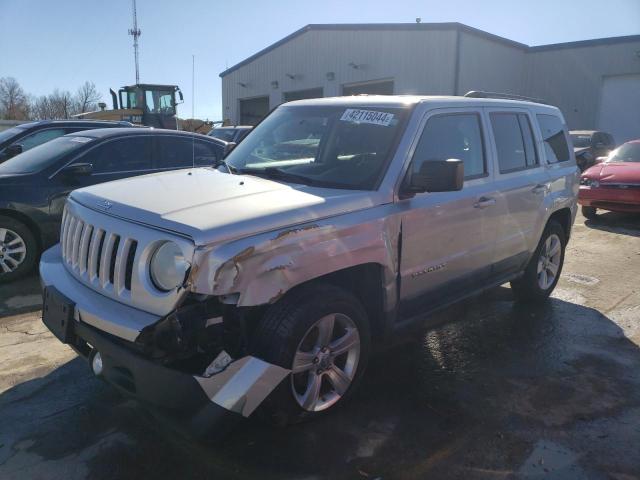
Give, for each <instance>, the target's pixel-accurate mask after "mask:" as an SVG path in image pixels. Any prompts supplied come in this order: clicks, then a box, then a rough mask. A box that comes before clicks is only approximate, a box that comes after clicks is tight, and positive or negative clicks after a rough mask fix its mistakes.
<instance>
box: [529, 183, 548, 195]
mask: <svg viewBox="0 0 640 480" xmlns="http://www.w3.org/2000/svg"><path fill="white" fill-rule="evenodd" d="M548 190H549V187H547V185H546V184H545V183H539V184H537V185H536V186H535V187H533V188H532V189H531V191H532V192H533V193H535V194H536V195H537V194H538V193H547V191H548Z"/></svg>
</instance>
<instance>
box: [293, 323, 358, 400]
mask: <svg viewBox="0 0 640 480" xmlns="http://www.w3.org/2000/svg"><path fill="white" fill-rule="evenodd" d="M359 360H360V333H359V332H358V327H357V326H356V324H355V322H354V321H353V320H352V319H351V318H350V317H348V316H347V315H344V314H342V313H333V314H330V315H326V316H324V317H322V318H321V319H320V320H318V321H317V322H315V323H314V324H313V325H312V326H311V328H310V329H309V330H307V333H305V335H304V336H303V337H302V340H301V342H300V344H299V345H298V348H297V349H296V353H295V355H294V358H293V366H292V368H291V389H292V393H293V396H294V398H295V400H296V402H298V405H300V407H302V408H303V409H305V410H307V411H311V412H319V411H321V410H326V409H327V408H329V407H331V406H332V405H334V404H335V403H336V402H337V401H338V400H340V398H342V396H343V395H344V394H345V393H346V392H347V390H348V389H349V386H350V385H351V382H352V381H353V379H354V377H355V374H356V371H357V368H358V361H359Z"/></svg>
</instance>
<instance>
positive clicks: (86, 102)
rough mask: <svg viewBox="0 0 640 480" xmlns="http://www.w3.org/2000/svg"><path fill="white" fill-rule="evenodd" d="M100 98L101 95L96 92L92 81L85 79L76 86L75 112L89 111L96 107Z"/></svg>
mask: <svg viewBox="0 0 640 480" xmlns="http://www.w3.org/2000/svg"><path fill="white" fill-rule="evenodd" d="M100 100H102V95H100V93H98V90H97V89H96V85H95V83H93V82H89V81H86V82H84V84H83V85H82V86H81V87H80V88H78V91H77V92H76V95H75V98H74V104H75V105H74V107H75V113H85V112H91V111H94V110H97V109H98V102H99V101H100Z"/></svg>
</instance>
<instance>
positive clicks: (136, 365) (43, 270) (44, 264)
mask: <svg viewBox="0 0 640 480" xmlns="http://www.w3.org/2000/svg"><path fill="white" fill-rule="evenodd" d="M40 276H41V279H42V284H43V287H44V289H45V292H46V293H45V305H44V308H43V320H44V322H45V324H46V325H47V327H48V328H49V329H50V330H52V332H53V333H54V334H56V336H58V338H61V340H62V341H64V342H65V343H68V344H70V345H71V346H72V347H73V348H74V349H75V350H76V351H78V352H79V353H80V354H82V355H83V356H86V357H88V358H89V357H91V356H92V355H94V354H95V353H96V352H100V355H101V358H102V373H101V376H102V377H103V378H105V379H106V380H107V381H108V382H110V383H111V384H113V385H115V386H116V387H117V388H118V389H120V390H122V391H124V392H126V393H128V394H131V395H134V396H135V397H137V398H139V399H141V400H143V401H146V402H149V403H151V404H154V405H156V406H159V407H163V408H166V409H170V410H173V411H175V412H178V413H181V414H183V415H186V416H187V417H189V419H190V422H191V424H192V426H194V427H195V428H196V429H197V430H199V431H203V429H204V428H206V426H210V425H211V424H212V423H214V422H216V421H217V420H219V419H220V417H222V416H224V415H225V414H227V413H229V412H231V413H234V414H237V415H238V416H243V417H248V416H249V415H251V414H252V413H253V411H254V410H255V409H256V408H257V407H258V406H259V405H260V404H261V403H262V401H263V400H264V399H265V398H266V397H267V396H268V395H269V394H270V393H271V391H272V390H273V389H274V388H275V387H276V386H277V385H278V384H279V383H280V382H281V381H282V380H283V379H284V378H285V377H286V376H287V375H288V374H289V370H287V369H285V368H282V367H279V366H277V365H273V364H270V363H268V362H265V361H263V360H261V359H259V358H256V357H253V356H250V355H246V356H242V357H240V358H237V359H230V361H229V362H224V365H223V366H222V367H221V368H216V369H215V371H217V373H215V374H213V375H210V376H204V372H202V373H201V374H200V375H194V374H190V373H187V372H185V371H184V370H179V369H176V368H172V367H171V366H167V365H164V364H163V363H162V362H159V361H157V360H155V359H152V358H149V357H147V356H145V355H144V354H143V353H141V352H140V351H139V348H136V347H135V345H134V343H133V342H134V341H135V340H136V338H137V337H138V336H139V335H140V333H141V332H142V331H143V330H144V329H145V328H148V327H150V326H152V325H154V324H157V323H159V322H161V321H162V320H163V319H162V318H160V317H156V316H153V315H150V314H148V313H145V312H142V311H140V310H137V309H134V308H132V307H128V306H125V305H123V304H120V303H118V302H116V301H114V300H111V299H108V298H106V297H104V296H102V295H100V294H99V293H97V292H95V291H93V290H92V289H90V288H88V287H86V286H84V285H82V284H81V283H80V282H78V281H77V280H76V279H75V278H74V277H73V276H72V275H71V274H69V273H68V272H67V270H66V269H65V267H64V265H63V263H62V258H61V256H60V247H59V245H57V246H55V247H53V248H51V249H49V250H47V251H46V252H45V253H44V254H43V255H42V259H41V262H40ZM52 295H55V296H56V298H58V299H60V298H61V299H64V300H63V301H65V302H68V304H69V311H70V314H69V322H68V323H69V327H68V328H67V329H66V331H65V334H64V336H62V335H61V334H60V332H59V331H56V330H57V329H58V327H57V325H58V323H59V322H58V319H55V318H51V317H52V316H54V315H55V313H53V312H54V311H55V309H54V308H48V305H47V302H48V301H50V300H48V299H49V298H50V297H51V296H52ZM51 301H52V302H53V300H51ZM63 323H64V322H63Z"/></svg>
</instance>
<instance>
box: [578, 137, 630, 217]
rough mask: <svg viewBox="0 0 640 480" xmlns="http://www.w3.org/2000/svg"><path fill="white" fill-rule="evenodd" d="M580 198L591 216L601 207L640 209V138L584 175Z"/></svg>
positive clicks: (617, 209)
mask: <svg viewBox="0 0 640 480" xmlns="http://www.w3.org/2000/svg"><path fill="white" fill-rule="evenodd" d="M578 202H579V203H580V205H582V214H583V215H584V216H585V217H587V218H590V219H594V218H596V216H597V211H598V209H602V210H609V211H611V212H640V140H632V141H630V142H627V143H624V144H623V145H621V146H620V147H618V148H616V149H615V150H614V151H613V152H611V154H609V156H608V157H607V159H606V161H605V162H603V163H598V164H597V165H594V166H593V167H591V168H589V169H588V170H587V171H586V172H584V173H583V174H582V176H581V178H580V192H579V195H578Z"/></svg>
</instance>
